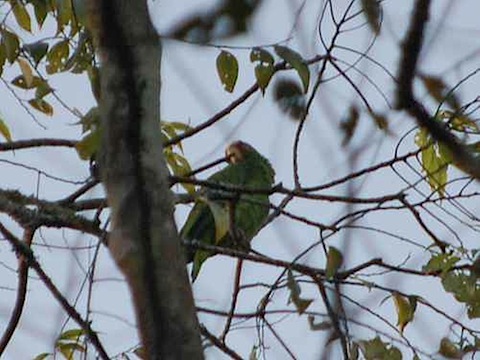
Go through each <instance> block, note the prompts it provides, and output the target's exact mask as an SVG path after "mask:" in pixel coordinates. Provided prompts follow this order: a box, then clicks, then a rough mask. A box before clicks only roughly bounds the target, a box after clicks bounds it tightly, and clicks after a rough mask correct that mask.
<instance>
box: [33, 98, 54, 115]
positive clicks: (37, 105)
mask: <svg viewBox="0 0 480 360" xmlns="http://www.w3.org/2000/svg"><path fill="white" fill-rule="evenodd" d="M28 103H29V104H30V106H31V107H33V108H34V109H36V110H38V111H40V112H42V113H44V114H45V115H48V116H52V115H53V107H52V105H50V104H49V103H48V102H46V101H45V100H43V99H31V100H28Z"/></svg>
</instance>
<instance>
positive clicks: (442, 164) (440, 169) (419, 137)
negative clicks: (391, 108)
mask: <svg viewBox="0 0 480 360" xmlns="http://www.w3.org/2000/svg"><path fill="white" fill-rule="evenodd" d="M415 143H416V144H417V146H418V147H419V148H421V149H422V151H421V163H422V168H423V170H424V172H425V174H426V178H427V181H428V184H429V185H430V188H431V189H432V191H436V192H438V194H439V196H440V197H443V196H444V195H445V186H446V184H447V181H448V172H447V170H448V165H449V162H448V161H447V160H449V158H445V157H443V156H442V155H441V154H440V151H439V145H438V143H435V142H433V140H432V139H431V137H430V135H429V134H428V131H427V130H426V129H423V128H422V129H420V130H419V131H418V132H417V134H416V135H415Z"/></svg>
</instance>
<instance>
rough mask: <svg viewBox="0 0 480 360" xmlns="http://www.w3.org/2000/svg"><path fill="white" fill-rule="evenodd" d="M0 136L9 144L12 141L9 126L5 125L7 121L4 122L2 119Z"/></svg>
mask: <svg viewBox="0 0 480 360" xmlns="http://www.w3.org/2000/svg"><path fill="white" fill-rule="evenodd" d="M0 134H2V136H3V137H4V138H5V140H7V141H8V142H10V141H12V134H11V133H10V130H9V129H8V126H7V124H5V121H3V120H2V119H0Z"/></svg>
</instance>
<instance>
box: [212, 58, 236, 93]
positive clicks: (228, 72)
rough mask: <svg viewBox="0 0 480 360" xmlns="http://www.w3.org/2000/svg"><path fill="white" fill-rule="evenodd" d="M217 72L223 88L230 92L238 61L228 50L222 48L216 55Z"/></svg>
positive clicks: (233, 86)
mask: <svg viewBox="0 0 480 360" xmlns="http://www.w3.org/2000/svg"><path fill="white" fill-rule="evenodd" d="M217 73H218V76H219V78H220V81H221V82H222V84H223V88H224V89H225V90H226V91H228V92H230V93H231V92H232V91H233V89H234V88H235V84H236V82H237V78H238V61H237V59H236V58H235V56H233V55H232V54H231V53H230V52H228V51H225V50H222V52H221V53H220V54H219V55H218V57H217Z"/></svg>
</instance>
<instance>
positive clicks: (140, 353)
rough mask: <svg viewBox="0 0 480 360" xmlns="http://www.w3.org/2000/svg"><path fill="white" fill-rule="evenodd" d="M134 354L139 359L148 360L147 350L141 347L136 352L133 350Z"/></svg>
mask: <svg viewBox="0 0 480 360" xmlns="http://www.w3.org/2000/svg"><path fill="white" fill-rule="evenodd" d="M133 353H134V354H135V355H137V356H138V358H139V359H142V360H146V359H147V354H146V353H145V349H144V348H143V347H142V346H139V347H137V348H136V349H135V350H133Z"/></svg>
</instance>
